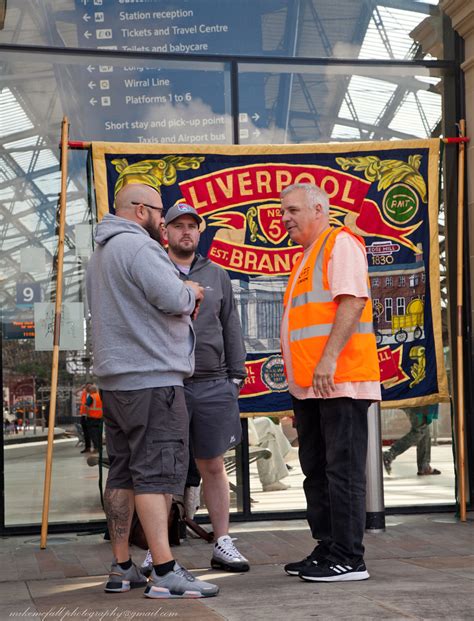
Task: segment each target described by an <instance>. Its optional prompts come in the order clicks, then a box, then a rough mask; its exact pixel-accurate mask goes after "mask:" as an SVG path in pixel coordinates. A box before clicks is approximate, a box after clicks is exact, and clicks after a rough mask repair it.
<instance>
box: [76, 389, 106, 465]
mask: <svg viewBox="0 0 474 621" xmlns="http://www.w3.org/2000/svg"><path fill="white" fill-rule="evenodd" d="M88 386H89V388H88V390H87V392H88V395H87V399H86V408H87V430H88V432H89V438H90V440H89V441H90V442H91V443H92V446H93V447H94V450H93V451H91V452H93V453H94V452H96V451H97V452H100V449H101V447H102V399H101V398H100V395H99V391H98V390H97V386H96V385H95V384H89V385H88ZM81 452H82V451H81Z"/></svg>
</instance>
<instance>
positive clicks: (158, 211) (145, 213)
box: [115, 183, 164, 244]
mask: <svg viewBox="0 0 474 621" xmlns="http://www.w3.org/2000/svg"><path fill="white" fill-rule="evenodd" d="M115 213H116V215H117V216H119V217H120V218H125V220H131V221H132V222H136V224H139V225H140V226H141V227H143V228H144V229H145V231H147V232H148V234H149V235H150V237H151V238H152V239H154V240H155V241H157V242H159V243H160V244H162V243H163V233H162V229H163V224H164V218H163V202H162V200H161V196H160V194H159V192H157V191H156V190H154V189H153V188H151V187H150V186H149V185H143V184H141V183H131V184H129V185H126V186H124V187H123V188H122V189H121V190H119V191H118V192H117V196H116V197H115Z"/></svg>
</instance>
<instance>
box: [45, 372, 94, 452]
mask: <svg viewBox="0 0 474 621" xmlns="http://www.w3.org/2000/svg"><path fill="white" fill-rule="evenodd" d="M90 386H91V384H90V382H87V383H86V384H85V385H84V388H83V389H82V392H81V405H80V406H79V415H80V417H81V428H82V433H83V436H84V448H83V449H82V451H81V453H89V451H90V450H91V439H90V436H89V427H88V426H87V405H86V400H87V397H88V396H89V388H90ZM45 413H46V417H45V418H46V420H48V414H49V409H48V410H47V411H46V410H45Z"/></svg>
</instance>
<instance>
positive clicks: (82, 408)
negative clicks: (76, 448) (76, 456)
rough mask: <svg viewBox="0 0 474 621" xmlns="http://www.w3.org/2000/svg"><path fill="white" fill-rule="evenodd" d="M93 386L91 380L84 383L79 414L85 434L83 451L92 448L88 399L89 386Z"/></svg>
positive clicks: (85, 451)
mask: <svg viewBox="0 0 474 621" xmlns="http://www.w3.org/2000/svg"><path fill="white" fill-rule="evenodd" d="M90 386H91V383H90V382H87V383H86V384H85V385H84V388H83V389H82V392H81V405H80V407H79V414H80V416H81V427H82V433H83V434H84V448H83V449H82V451H81V453H88V452H89V451H90V450H91V438H90V435H89V427H88V426H87V405H86V400H87V397H88V396H89V388H90Z"/></svg>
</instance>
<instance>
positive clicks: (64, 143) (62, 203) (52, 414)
mask: <svg viewBox="0 0 474 621" xmlns="http://www.w3.org/2000/svg"><path fill="white" fill-rule="evenodd" d="M68 135H69V121H68V119H67V117H64V118H63V121H62V125H61V194H60V197H59V233H58V255H57V264H56V300H55V310H54V333H53V362H52V370H51V398H50V402H49V418H48V421H49V423H48V448H47V453H46V465H45V475H44V492H43V516H42V520H41V539H40V548H41V549H42V550H44V549H45V548H46V539H47V536H48V516H49V500H50V495H51V471H52V466H53V443H54V425H55V419H56V400H57V391H58V366H59V338H60V328H61V305H62V298H63V265H64V236H65V225H66V190H67V163H68Z"/></svg>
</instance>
